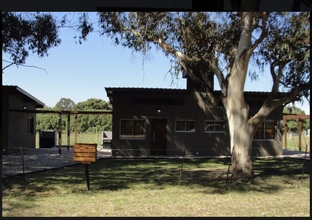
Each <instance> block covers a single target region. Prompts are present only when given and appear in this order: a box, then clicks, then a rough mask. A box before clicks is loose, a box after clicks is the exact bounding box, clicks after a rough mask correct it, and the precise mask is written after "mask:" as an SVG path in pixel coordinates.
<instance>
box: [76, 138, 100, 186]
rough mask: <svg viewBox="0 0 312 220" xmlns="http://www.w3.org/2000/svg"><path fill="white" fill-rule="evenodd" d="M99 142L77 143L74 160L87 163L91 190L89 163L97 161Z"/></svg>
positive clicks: (87, 174) (88, 184) (86, 169)
mask: <svg viewBox="0 0 312 220" xmlns="http://www.w3.org/2000/svg"><path fill="white" fill-rule="evenodd" d="M96 152H97V144H87V143H75V144H74V161H77V162H80V163H82V164H85V173H86V181H87V188H88V190H90V180H89V164H91V163H92V162H95V161H96V158H97V157H96Z"/></svg>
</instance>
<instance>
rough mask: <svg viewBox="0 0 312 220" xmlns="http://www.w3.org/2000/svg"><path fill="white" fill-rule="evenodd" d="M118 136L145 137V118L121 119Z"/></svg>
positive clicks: (136, 138) (125, 138) (128, 137)
mask: <svg viewBox="0 0 312 220" xmlns="http://www.w3.org/2000/svg"><path fill="white" fill-rule="evenodd" d="M119 137H120V139H122V140H143V139H145V120H144V119H121V120H120V135H119Z"/></svg>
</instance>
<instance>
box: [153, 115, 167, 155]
mask: <svg viewBox="0 0 312 220" xmlns="http://www.w3.org/2000/svg"><path fill="white" fill-rule="evenodd" d="M166 126H167V119H152V126H151V127H152V132H151V136H152V137H151V140H152V145H151V155H152V156H157V155H166V154H167V139H166V133H167V128H166Z"/></svg>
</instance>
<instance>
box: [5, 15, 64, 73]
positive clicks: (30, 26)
mask: <svg viewBox="0 0 312 220" xmlns="http://www.w3.org/2000/svg"><path fill="white" fill-rule="evenodd" d="M64 22H65V21H61V22H60V24H61V25H63V24H64ZM58 31H59V27H58V26H57V21H56V20H55V19H54V18H53V17H52V15H50V14H47V13H14V12H7V11H2V52H4V53H6V54H8V55H10V58H11V61H10V64H9V65H7V66H5V67H4V68H2V71H3V70H4V69H5V68H7V67H9V66H11V65H13V64H15V65H23V64H25V63H26V58H27V57H28V56H29V53H30V52H32V53H36V54H37V55H38V56H39V57H44V56H47V55H48V50H49V49H51V48H53V47H56V46H58V45H59V44H60V43H61V39H59V38H58Z"/></svg>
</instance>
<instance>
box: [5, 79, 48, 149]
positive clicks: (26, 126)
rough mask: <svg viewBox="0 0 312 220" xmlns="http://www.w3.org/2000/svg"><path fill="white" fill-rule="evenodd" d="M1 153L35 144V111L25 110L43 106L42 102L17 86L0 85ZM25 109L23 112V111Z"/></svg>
mask: <svg viewBox="0 0 312 220" xmlns="http://www.w3.org/2000/svg"><path fill="white" fill-rule="evenodd" d="M1 90H2V91H1V98H2V138H1V145H2V153H3V154H9V153H13V152H16V151H20V147H21V146H23V147H24V148H35V146H36V144H35V143H36V113H32V112H31V111H28V112H26V110H36V108H43V107H44V103H43V102H41V101H40V100H38V99H37V98H35V97H33V96H32V95H30V94H29V93H27V92H26V91H24V90H23V89H21V88H20V87H18V86H7V85H2V87H1ZM23 110H25V112H23Z"/></svg>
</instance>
